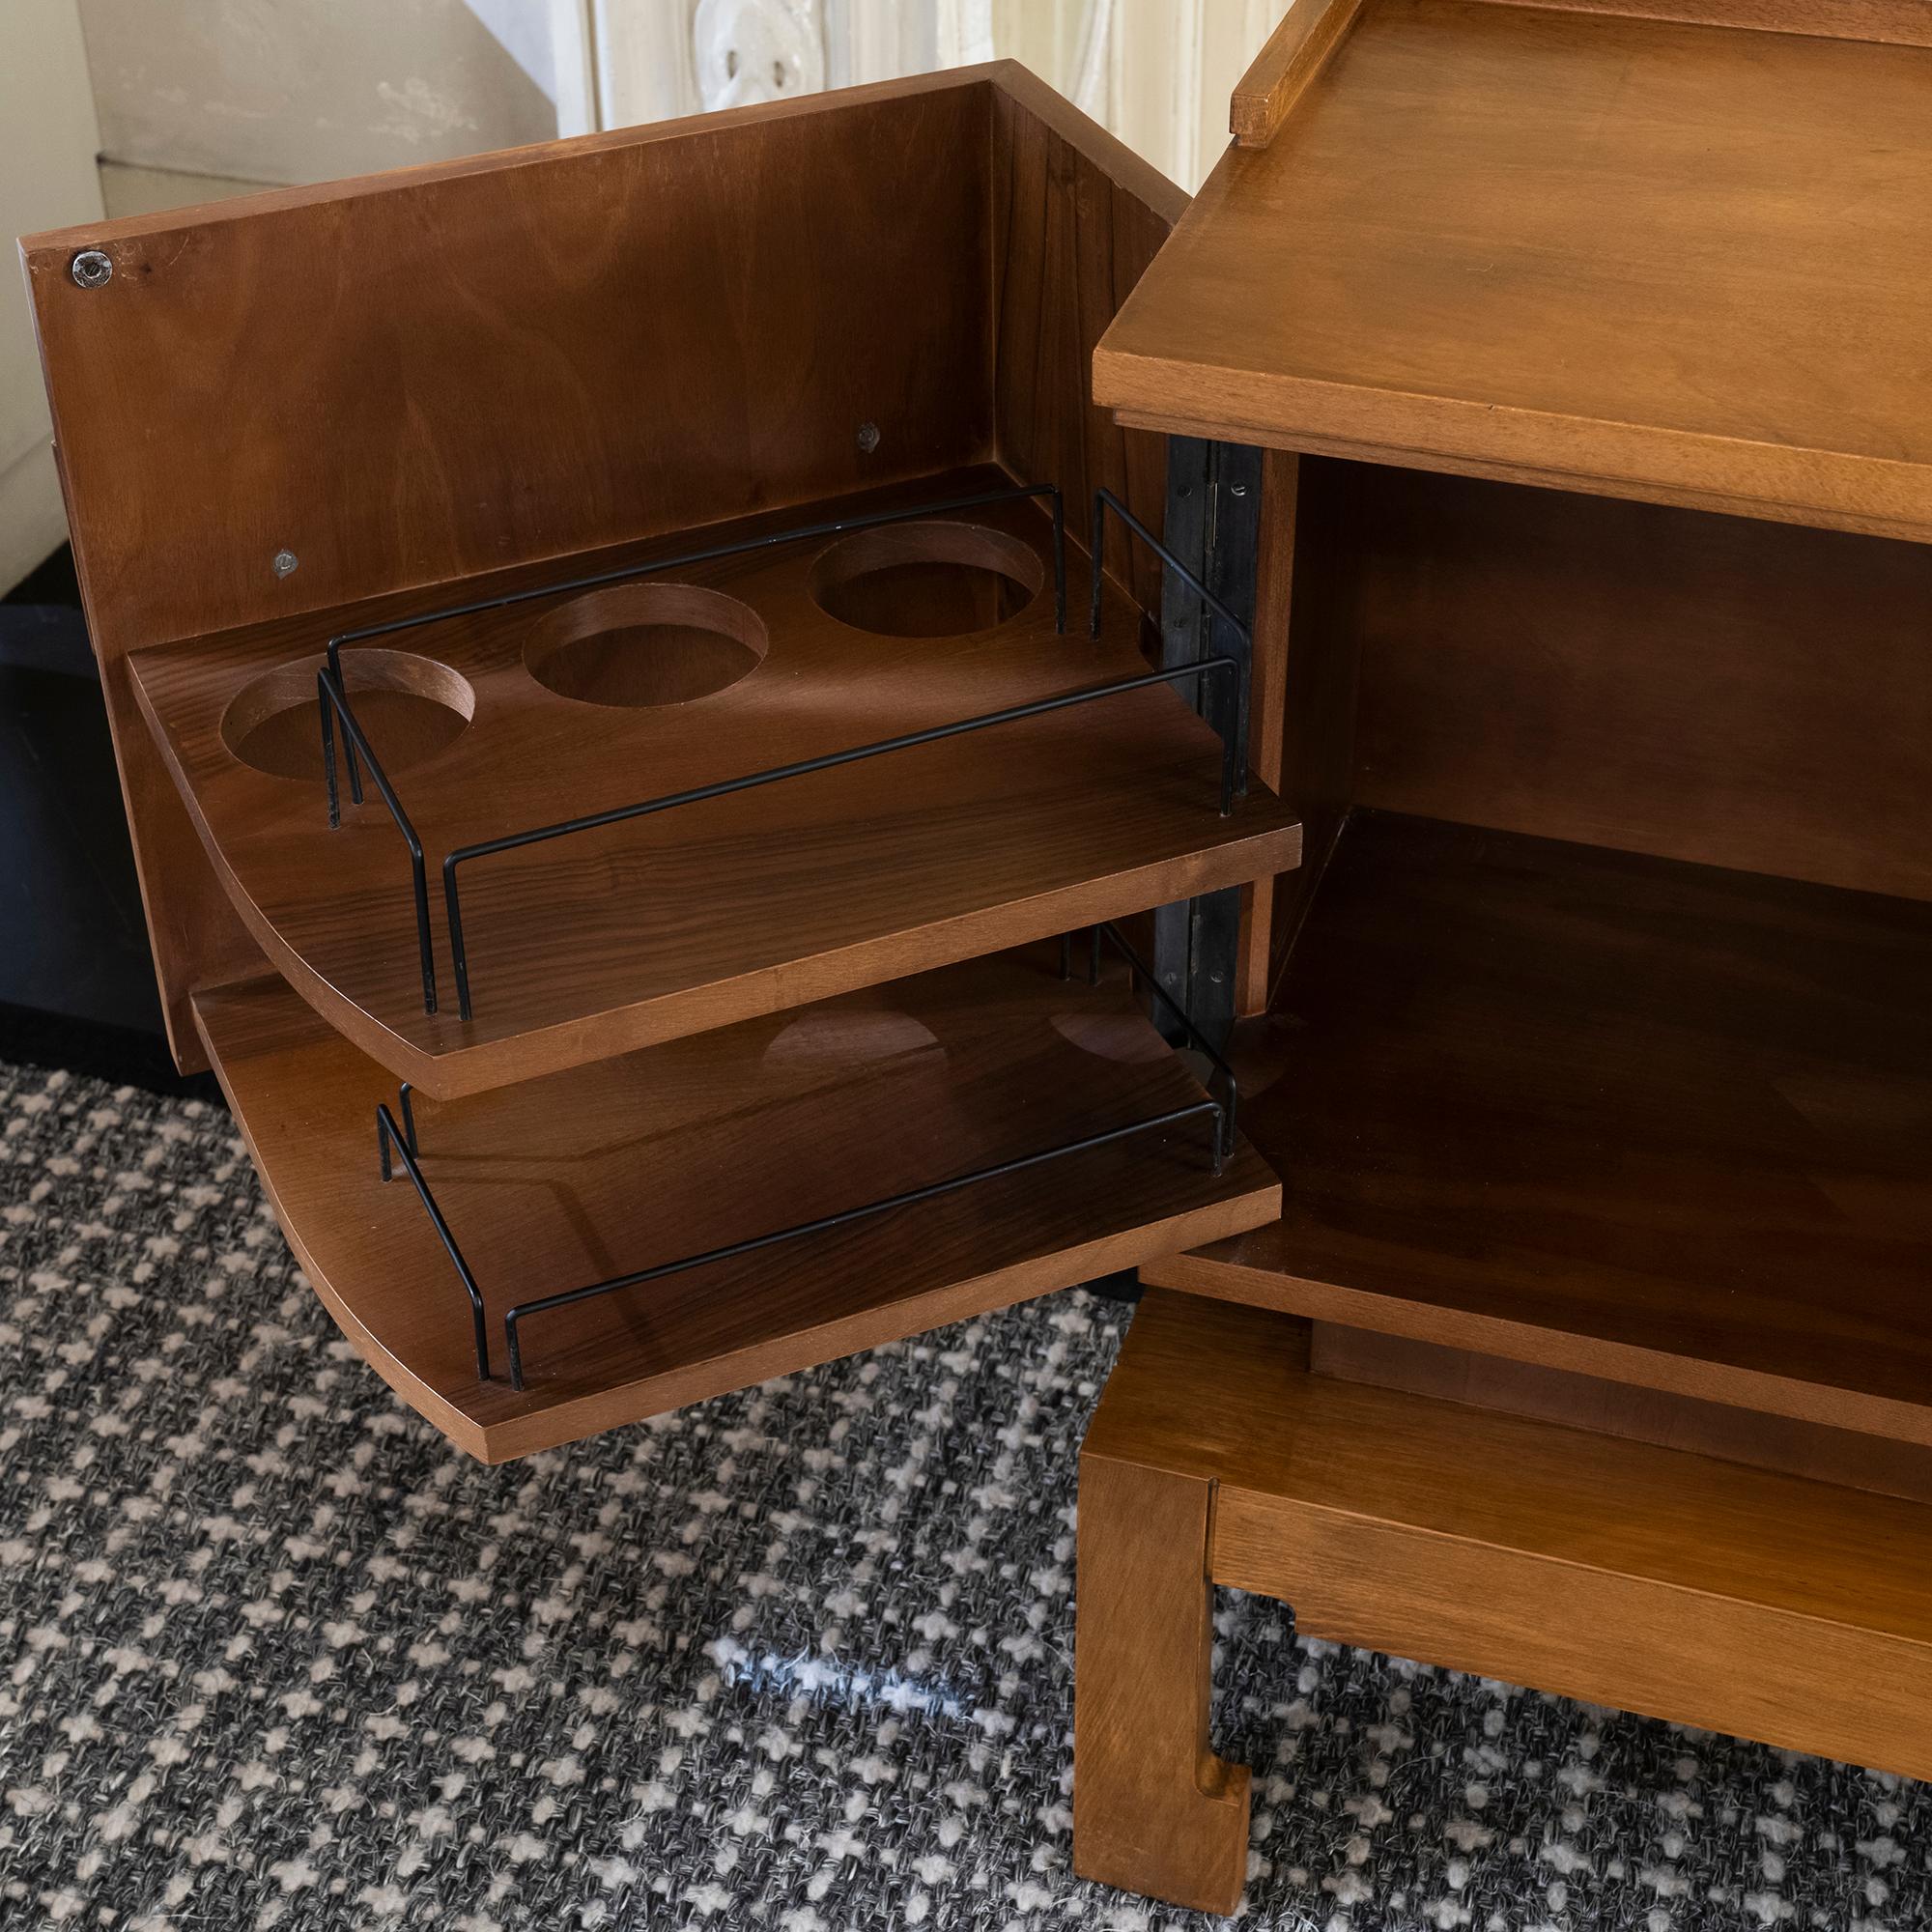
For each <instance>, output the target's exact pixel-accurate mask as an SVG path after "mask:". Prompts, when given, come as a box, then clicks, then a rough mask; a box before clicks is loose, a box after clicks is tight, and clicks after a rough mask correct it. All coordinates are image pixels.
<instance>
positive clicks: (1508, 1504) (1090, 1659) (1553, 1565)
mask: <svg viewBox="0 0 1932 1932" xmlns="http://www.w3.org/2000/svg"><path fill="white" fill-rule="evenodd" d="M1306 1364H1307V1336H1306V1329H1305V1325H1304V1324H1303V1323H1301V1322H1299V1321H1293V1320H1290V1319H1288V1318H1286V1317H1283V1316H1278V1315H1270V1314H1267V1313H1265V1312H1263V1311H1261V1310H1257V1309H1248V1308H1211V1307H1203V1306H1202V1305H1200V1304H1199V1303H1195V1302H1190V1301H1189V1300H1188V1299H1187V1298H1186V1297H1183V1296H1175V1295H1163V1294H1160V1293H1150V1294H1149V1295H1148V1296H1147V1298H1146V1300H1145V1301H1144V1302H1143V1303H1142V1305H1141V1308H1140V1310H1139V1312H1138V1313H1137V1314H1136V1316H1135V1319H1134V1325H1133V1329H1132V1331H1131V1332H1130V1334H1129V1335H1128V1337H1127V1342H1126V1346H1125V1348H1124V1349H1123V1350H1122V1354H1121V1359H1120V1363H1119V1366H1118V1367H1117V1368H1116V1370H1115V1373H1114V1375H1113V1378H1111V1379H1110V1380H1109V1382H1108V1384H1107V1390H1106V1394H1105V1395H1104V1396H1103V1397H1102V1399H1101V1402H1100V1406H1099V1408H1098V1410H1097V1411H1096V1412H1095V1415H1094V1422H1093V1424H1092V1426H1091V1428H1090V1429H1089V1431H1088V1435H1087V1440H1086V1444H1085V1447H1084V1450H1083V1452H1082V1456H1081V1472H1080V1629H1079V1638H1078V1645H1077V1650H1076V1657H1077V1663H1078V1686H1077V1725H1076V1729H1077V1735H1076V1742H1075V1747H1074V1749H1075V1759H1074V1810H1073V1827H1074V1848H1073V1852H1074V1864H1075V1867H1076V1869H1077V1870H1079V1871H1080V1872H1082V1873H1083V1874H1085V1875H1087V1876H1089V1877H1093V1878H1099V1879H1103V1880H1105V1881H1106V1882H1107V1883H1109V1884H1113V1885H1122V1886H1126V1887H1129V1888H1131V1889H1136V1890H1142V1891H1150V1892H1153V1893H1155V1894H1156V1895H1158V1896H1160V1897H1163V1898H1169V1899H1173V1900H1175V1901H1176V1902H1178V1903H1181V1904H1186V1905H1192V1906H1197V1907H1201V1908H1205V1909H1208V1910H1210V1911H1216V1912H1231V1911H1233V1910H1234V1908H1235V1905H1236V1902H1237V1900H1238V1899H1239V1896H1240V1891H1241V1886H1242V1882H1243V1880H1244V1879H1245V1877H1246V1872H1247V1852H1248V1788H1249V1775H1248V1772H1247V1771H1246V1769H1245V1768H1242V1767H1239V1766H1233V1765H1229V1764H1225V1763H1223V1762H1221V1761H1220V1760H1218V1759H1216V1758H1215V1757H1214V1756H1213V1755H1212V1753H1211V1751H1210V1749H1209V1747H1208V1656H1209V1652H1210V1649H1211V1645H1212V1638H1213V1632H1212V1626H1211V1622H1210V1619H1209V1605H1208V1590H1207V1588H1206V1583H1207V1581H1208V1580H1210V1579H1211V1580H1212V1581H1214V1582H1218V1583H1227V1584H1233V1585H1235V1586H1236V1587H1238V1588H1240V1589H1244V1590H1259V1591H1264V1592H1266V1593H1267V1594H1268V1595H1270V1596H1273V1597H1278V1598H1280V1599H1282V1600H1284V1601H1285V1602H1287V1603H1289V1604H1291V1605H1293V1609H1294V1618H1295V1626H1296V1628H1297V1630H1298V1631H1300V1632H1301V1633H1302V1634H1306V1635H1309V1636H1319V1637H1324V1638H1327V1639H1330V1640H1332V1641H1336V1642H1341V1643H1353V1644H1362V1645H1366V1646H1368V1647H1369V1648H1372V1649H1376V1650H1385V1651H1391V1652H1393V1653H1394V1654H1395V1655H1397V1656H1399V1657H1412V1658H1418V1659H1421V1660H1423V1661H1424V1662H1431V1663H1436V1664H1441V1665H1445V1666H1447V1667H1449V1668H1452V1669H1456V1670H1466V1671H1473V1672H1476V1673H1479V1674H1481V1675H1483V1676H1487V1677H1496V1678H1501V1679H1504V1680H1505V1681H1508V1682H1510V1683H1516V1684H1526V1685H1529V1686H1531V1687H1533V1688H1534V1689H1537V1690H1548V1691H1554V1692H1559V1693H1561V1694H1563V1695H1567V1696H1572V1697H1580V1698H1583V1699H1585V1700H1587V1701H1589V1702H1592V1703H1615V1704H1619V1705H1623V1706H1626V1707H1628V1708H1630V1709H1632V1710H1635V1711H1640V1712H1643V1713H1645V1714H1647V1715H1649V1716H1652V1717H1660V1718H1667V1719H1673V1720H1675V1721H1677V1722H1680V1723H1690V1724H1695V1725H1699V1726H1701V1727H1703V1728H1706V1729H1711V1730H1719V1731H1728V1732H1733V1733H1737V1734H1739V1735H1742V1736H1745V1737H1749V1738H1757V1739H1762V1740H1764V1741H1766V1742H1769V1743H1772V1744H1776V1745H1779V1746H1782V1747H1786V1748H1788V1749H1794V1750H1803V1751H1812V1752H1818V1753H1822V1754H1824V1755H1826V1756H1830V1757H1835V1758H1840V1759H1844V1760H1847V1761H1849V1762H1851V1763H1853V1764H1859V1765H1871V1766H1875V1767H1877V1768H1878V1769H1881V1770H1886V1771H1891V1772H1894V1773H1901V1774H1903V1775H1905V1776H1915V1777H1928V1776H1932V1726H1928V1725H1927V1722H1926V1717H1925V1714H1926V1711H1927V1709H1928V1707H1932V1507H1928V1506H1927V1505H1926V1504H1924V1503H1915V1502H1904V1501H1900V1500H1898V1499H1897V1498H1894V1497H1891V1496H1883V1495H1871V1494H1867V1493H1864V1492H1861V1491H1858V1490H1852V1489H1843V1488H1839V1487H1837V1486H1834V1485H1832V1484H1827V1483H1818V1482H1811V1481H1807V1480H1805V1479H1804V1478H1802V1477H1797V1476H1789V1475H1779V1474H1774V1473H1771V1472H1769V1471H1766V1470H1762V1469H1752V1468H1746V1467H1742V1466H1740V1465H1737V1464H1734V1463H1727V1462H1720V1461H1718V1460H1715V1459H1713V1458H1708V1457H1703V1456H1694V1455H1690V1454H1687V1453H1684V1452H1682V1451H1679V1450H1672V1449H1661V1448H1657V1447H1655V1446H1653V1445H1651V1444H1648V1443H1640V1442H1625V1441H1617V1440H1613V1439H1611V1438H1609V1437H1606V1436H1599V1435H1591V1434H1590V1433H1588V1432H1587V1431H1584V1430H1579V1429H1569V1428H1564V1427H1562V1426H1560V1425H1558V1424H1555V1423H1550V1422H1535V1421H1528V1420H1525V1419H1523V1418H1521V1417H1518V1416H1510V1415H1499V1414H1493V1413H1491V1412H1489V1411H1487V1410H1484V1409H1480V1408H1474V1407H1468V1406H1464V1405H1463V1404H1460V1403H1454V1402H1441V1401H1434V1400H1431V1399H1429V1398H1427V1397H1423V1396H1416V1395H1409V1394H1405V1393H1401V1392H1398V1391H1395V1390H1390V1389H1381V1388H1367V1387H1360V1386H1356V1385H1353V1384H1350V1383H1347V1382H1340V1381H1331V1380H1329V1379H1327V1378H1324V1377H1322V1376H1319V1375H1310V1374H1309V1373H1307V1368H1306ZM1284 1829H1286V1830H1287V1831H1288V1832H1289V1833H1291V1834H1292V1833H1293V1831H1294V1829H1295V1827H1294V1825H1293V1822H1292V1821H1291V1822H1289V1823H1287V1824H1286V1826H1285V1828H1284Z"/></svg>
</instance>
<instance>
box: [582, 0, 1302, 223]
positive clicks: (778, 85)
mask: <svg viewBox="0 0 1932 1932" xmlns="http://www.w3.org/2000/svg"><path fill="white" fill-rule="evenodd" d="M549 4H550V5H551V7H552V9H553V14H552V17H553V20H554V22H555V23H556V31H557V32H558V34H559V36H561V35H563V34H564V33H566V32H569V33H571V34H574V35H575V36H576V38H577V41H578V43H579V44H580V46H581V48H582V53H581V55H580V56H579V57H578V59H577V62H576V65H575V67H573V65H572V61H571V59H570V58H568V57H567V56H566V55H565V53H564V52H563V50H562V49H561V47H560V46H559V49H558V51H557V53H556V55H555V58H554V70H555V73H556V87H557V101H558V124H559V127H560V128H565V129H566V131H573V132H574V131H579V129H578V127H577V126H576V124H575V123H571V124H569V125H568V127H566V105H565V104H566V101H567V100H568V99H572V98H573V97H572V92H571V90H572V79H571V76H572V74H573V73H574V72H578V71H581V72H582V73H583V74H584V75H585V76H587V78H585V79H584V80H583V81H582V83H581V84H580V86H579V89H578V94H577V96H576V97H575V98H578V99H582V100H584V101H585V102H589V103H593V104H594V109H595V113H594V118H592V119H590V120H586V121H585V122H584V124H583V125H585V126H589V125H595V126H599V127H606V128H616V127H626V126H629V125H630V124H632V123H634V122H638V121H657V120H664V119H667V118H668V117H670V116H672V115H676V114H696V113H697V112H699V111H701V110H702V109H705V108H708V107H723V106H730V105H735V104H737V103H739V102H742V101H746V100H770V99H777V98H780V97H782V96H787V95H792V94H801V93H806V92H810V90H811V89H813V88H816V87H849V86H852V85H855V84H857V83H859V82H863V81H872V80H889V79H891V78H893V77H894V76H895V75H896V74H904V73H923V72H925V71H928V70H930V69H933V68H940V67H957V66H961V65H964V64H965V63H968V62H972V61H982V60H993V59H997V58H1002V57H1006V56H1010V57H1012V58H1014V59H1017V60H1020V61H1023V62H1024V63H1025V64H1026V65H1027V66H1028V67H1030V68H1032V69H1033V71H1035V72H1036V73H1037V74H1038V75H1039V76H1040V77H1041V78H1042V79H1043V80H1046V81H1048V82H1050V83H1051V84H1052V85H1053V86H1055V87H1057V88H1059V89H1060V91H1061V92H1062V93H1063V94H1065V96H1066V97H1067V98H1068V99H1070V100H1072V101H1073V102H1074V103H1075V105H1076V106H1078V107H1080V108H1081V109H1082V110H1083V111H1084V112H1086V113H1088V114H1091V115H1092V116H1093V117H1094V119H1095V120H1096V121H1099V122H1101V123H1103V124H1104V125H1105V126H1106V127H1108V128H1112V129H1113V131H1114V132H1115V133H1117V134H1119V135H1120V136H1121V138H1122V140H1124V141H1125V142H1126V143H1127V145H1128V146H1129V147H1130V148H1133V149H1135V150H1136V151H1137V152H1138V153H1140V154H1142V155H1144V156H1146V157H1147V158H1148V159H1149V160H1151V162H1152V163H1153V164H1154V165H1155V166H1156V167H1157V168H1159V169H1161V170H1162V172H1163V173H1165V174H1167V175H1170V176H1171V177H1172V178H1173V179H1174V180H1175V181H1177V182H1179V184H1180V185H1181V186H1183V187H1185V188H1188V189H1190V190H1191V189H1193V188H1195V187H1198V186H1199V185H1200V184H1201V181H1202V180H1203V178H1204V177H1205V176H1206V175H1207V173H1208V169H1209V168H1211V167H1212V166H1213V164H1214V162H1215V161H1216V160H1217V159H1218V158H1219V157H1220V156H1221V153H1222V151H1223V149H1225V148H1226V146H1227V143H1228V132H1227V128H1228V96H1229V95H1230V93H1231V92H1232V91H1233V89H1234V85H1235V82H1236V80H1238V79H1239V78H1240V75H1241V73H1242V71H1243V70H1244V69H1245V68H1246V66H1247V64H1248V62H1249V61H1250V60H1252V59H1253V58H1254V55H1255V53H1256V52H1257V50H1258V49H1259V48H1260V47H1261V45H1262V43H1263V42H1264V41H1265V40H1266V38H1267V36H1268V33H1269V31H1270V30H1271V29H1272V27H1273V26H1274V24H1275V22H1276V20H1277V19H1279V18H1280V16H1281V14H1282V13H1283V12H1284V11H1286V10H1285V7H1284V4H1283V0H549ZM573 18H574V19H575V21H576V23H577V24H575V25H573V24H571V23H572V20H573Z"/></svg>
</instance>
